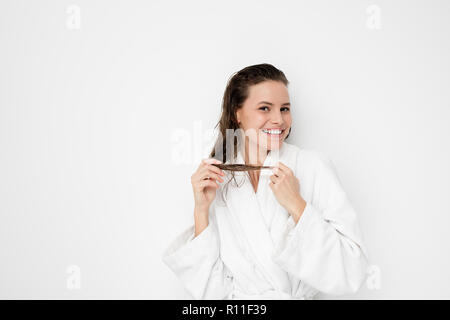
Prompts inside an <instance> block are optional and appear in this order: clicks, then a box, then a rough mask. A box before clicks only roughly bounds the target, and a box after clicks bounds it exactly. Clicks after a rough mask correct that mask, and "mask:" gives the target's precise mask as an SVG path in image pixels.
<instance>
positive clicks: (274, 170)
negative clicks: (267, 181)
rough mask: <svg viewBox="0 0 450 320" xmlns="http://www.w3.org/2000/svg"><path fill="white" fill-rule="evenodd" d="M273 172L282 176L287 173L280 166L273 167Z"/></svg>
mask: <svg viewBox="0 0 450 320" xmlns="http://www.w3.org/2000/svg"><path fill="white" fill-rule="evenodd" d="M272 172H273V174H274V175H276V176H277V177H279V178H281V177H283V176H284V175H285V173H284V172H283V170H281V168H279V167H275V168H273V169H272Z"/></svg>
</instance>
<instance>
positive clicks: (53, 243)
mask: <svg viewBox="0 0 450 320" xmlns="http://www.w3.org/2000/svg"><path fill="white" fill-rule="evenodd" d="M449 57H450V2H449V1H446V0H442V1H439V0H433V1H425V0H414V1H406V0H404V1H399V0H396V1H387V0H384V1H381V0H379V1H375V0H374V1H365V0H342V1H332V0H326V1H325V0H320V1H317V0H314V1H312V0H311V1H282V0H280V1H276V2H274V1H261V0H258V1H241V0H239V1H226V2H224V1H114V2H111V1H106V0H101V1H100V0H96V1H87V0H73V1H56V0H53V1H50V0H47V1H18V0H3V1H1V2H0V152H1V153H0V219H1V220H0V298H3V299H12V298H43V299H47V298H61V299H79V298H87V299H90V298H94V299H97V298H105V299H109V298H125V299H131V298H137V299H166V298H174V299H184V298H189V295H188V294H187V292H186V291H185V290H184V289H183V287H182V285H181V284H180V282H179V281H178V279H177V278H176V277H175V275H174V274H172V273H171V271H170V270H169V269H168V268H167V267H166V266H165V265H164V264H163V263H162V261H161V254H162V252H163V250H164V249H165V248H166V247H167V245H168V244H169V242H170V241H172V240H173V238H174V237H175V236H176V235H177V234H178V233H179V232H180V231H182V230H183V229H185V228H186V227H187V226H188V225H189V224H190V223H192V221H193V218H192V209H193V198H192V189H191V185H190V176H191V174H192V173H193V172H194V170H195V169H196V167H197V166H198V164H199V161H200V160H201V159H202V158H204V157H206V156H207V152H208V150H207V146H208V143H210V142H211V140H207V139H206V138H207V134H208V132H210V131H211V129H212V128H213V127H214V125H215V124H216V122H217V120H218V117H219V114H220V102H221V99H222V94H223V91H224V89H225V85H226V82H227V80H228V78H229V77H230V76H231V75H232V73H233V72H235V71H238V70H239V69H241V68H243V67H245V66H248V65H252V64H257V63H263V62H267V63H271V64H273V65H275V66H276V67H278V68H280V69H281V70H283V71H284V72H285V74H286V76H287V77H288V79H289V80H290V86H289V92H290V95H291V102H292V104H293V106H292V113H293V131H292V134H291V136H290V137H289V139H288V142H290V143H292V144H295V145H297V146H299V147H302V148H313V149H317V150H320V151H321V152H324V153H325V154H327V155H328V156H329V157H330V158H331V159H332V161H333V163H334V164H335V166H336V168H337V171H338V175H339V178H340V180H341V182H342V184H343V186H344V189H345V190H346V191H347V194H348V196H349V198H350V199H351V201H352V204H353V205H354V207H355V209H356V210H357V212H358V214H359V219H360V225H361V228H362V231H363V234H364V239H365V242H366V245H367V247H368V250H369V255H370V260H371V261H370V263H371V265H372V269H371V271H370V272H369V271H368V272H369V273H368V280H370V281H368V282H367V283H365V284H364V285H363V286H362V288H361V290H360V291H359V292H358V293H357V294H355V295H351V296H345V297H329V296H326V295H320V296H319V297H318V298H321V299H335V298H339V299H340V298H351V299H363V298H369V299H393V298H407V299H408V298H447V299H448V298H450V274H449V272H448V270H450V258H449V252H450V233H449V232H448V227H449V226H450V200H449V199H450V197H449V191H450V170H449V165H448V164H449V163H450V152H449V137H450V128H449V125H448V124H449V120H450V119H449V118H450V90H449V88H450V59H449ZM180 139H181V140H180ZM183 139H187V140H183ZM203 139H206V140H203ZM180 141H181V142H180ZM180 143H182V144H183V146H184V147H186V149H184V153H182V154H181V156H182V157H184V158H182V159H179V158H177V157H178V156H180V149H179V148H180ZM181 160H183V161H181ZM180 161H181V163H180ZM300 185H301V181H300Z"/></svg>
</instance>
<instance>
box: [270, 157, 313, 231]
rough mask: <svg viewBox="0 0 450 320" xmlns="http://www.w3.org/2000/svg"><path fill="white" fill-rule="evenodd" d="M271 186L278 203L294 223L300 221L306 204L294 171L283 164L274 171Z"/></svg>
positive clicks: (279, 164) (280, 163)
mask: <svg viewBox="0 0 450 320" xmlns="http://www.w3.org/2000/svg"><path fill="white" fill-rule="evenodd" d="M272 172H273V173H274V174H273V175H271V176H270V181H271V182H270V183H269V186H270V188H271V189H272V192H273V194H274V195H275V198H276V199H277V201H278V202H279V203H280V204H281V205H282V206H283V207H284V208H285V209H286V210H287V211H288V212H289V214H290V215H291V216H292V218H293V219H294V221H295V222H296V223H297V221H298V220H299V219H300V217H301V215H302V213H303V210H304V209H305V206H306V202H305V200H304V199H303V198H302V196H301V195H300V184H299V181H298V179H297V178H296V177H295V176H294V173H293V172H292V170H291V169H290V168H289V167H287V166H286V165H285V164H283V163H282V162H278V166H277V167H276V168H274V169H273V170H272Z"/></svg>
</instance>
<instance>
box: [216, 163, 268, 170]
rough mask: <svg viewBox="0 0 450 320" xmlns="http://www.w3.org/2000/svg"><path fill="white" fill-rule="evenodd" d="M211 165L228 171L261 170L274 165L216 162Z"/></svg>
mask: <svg viewBox="0 0 450 320" xmlns="http://www.w3.org/2000/svg"><path fill="white" fill-rule="evenodd" d="M212 165H213V166H216V167H218V168H219V169H222V170H228V171H251V170H261V169H273V168H275V167H272V166H252V165H246V164H217V163H213V164H212Z"/></svg>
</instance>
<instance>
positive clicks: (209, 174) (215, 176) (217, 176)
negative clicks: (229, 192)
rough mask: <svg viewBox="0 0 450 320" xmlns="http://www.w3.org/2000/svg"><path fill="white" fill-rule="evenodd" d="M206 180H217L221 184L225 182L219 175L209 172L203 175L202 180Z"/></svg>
mask: <svg viewBox="0 0 450 320" xmlns="http://www.w3.org/2000/svg"><path fill="white" fill-rule="evenodd" d="M205 179H215V180H219V181H220V182H223V179H222V177H221V176H220V175H218V174H217V173H215V172H211V171H207V172H205V173H204V174H203V176H202V179H201V180H205Z"/></svg>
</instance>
